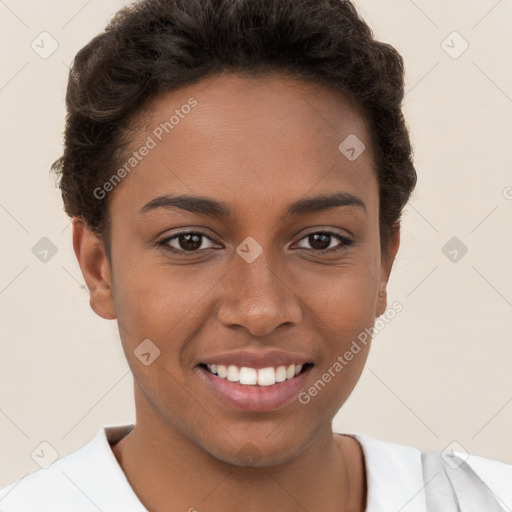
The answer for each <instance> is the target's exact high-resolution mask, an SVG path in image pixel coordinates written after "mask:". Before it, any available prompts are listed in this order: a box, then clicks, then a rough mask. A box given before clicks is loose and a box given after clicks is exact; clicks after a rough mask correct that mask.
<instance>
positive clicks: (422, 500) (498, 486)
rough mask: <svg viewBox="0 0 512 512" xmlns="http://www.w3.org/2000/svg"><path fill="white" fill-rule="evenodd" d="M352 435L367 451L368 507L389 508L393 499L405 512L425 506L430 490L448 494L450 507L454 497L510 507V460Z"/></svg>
mask: <svg viewBox="0 0 512 512" xmlns="http://www.w3.org/2000/svg"><path fill="white" fill-rule="evenodd" d="M353 437H354V438H356V439H357V440H358V441H359V443H360V445H361V447H362V450H363V454H364V457H365V464H366V472H367V483H368V509H367V512H374V511H375V512H377V511H381V512H382V511H385V510H388V508H389V504H390V503H392V504H393V505H392V506H393V507H395V508H396V509H397V510H401V511H402V512H413V511H414V512H425V511H427V510H430V508H429V507H427V505H428V504H429V502H430V501H431V499H432V498H431V496H432V495H436V496H444V498H436V499H438V500H439V499H444V500H445V501H442V502H441V504H445V503H446V506H444V509H446V510H449V509H450V508H449V505H451V503H452V502H451V501H450V500H452V501H453V502H456V500H458V501H459V502H461V503H462V504H464V500H466V502H468V503H469V502H472V501H475V500H480V501H478V502H479V503H480V502H481V503H485V504H487V503H492V504H494V502H496V503H497V504H500V505H501V506H502V508H503V510H509V509H512V484H511V482H512V464H508V463H505V462H501V461H497V460H492V459H488V458H485V457H481V456H478V455H472V454H468V453H463V452H461V451H451V450H443V451H432V452H426V451H422V450H419V449H418V448H415V447H412V446H407V445H402V444H397V443H392V442H389V441H383V440H380V439H375V438H373V437H370V436H367V435H363V434H356V435H353ZM383 507H385V508H383ZM390 510H391V509H390ZM461 510H462V511H464V510H472V508H469V509H468V508H461ZM489 510H491V509H490V508H489ZM492 510H500V509H499V508H493V509H492Z"/></svg>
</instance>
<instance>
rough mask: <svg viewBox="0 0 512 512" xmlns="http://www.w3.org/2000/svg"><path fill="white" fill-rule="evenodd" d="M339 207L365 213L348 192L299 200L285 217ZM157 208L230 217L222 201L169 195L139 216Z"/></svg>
mask: <svg viewBox="0 0 512 512" xmlns="http://www.w3.org/2000/svg"><path fill="white" fill-rule="evenodd" d="M341 206H357V207H360V208H362V209H363V210H364V212H365V213H367V211H366V206H365V204H364V202H363V201H362V200H361V199H360V198H359V197H357V196H354V195H353V194H349V193H348V192H334V193H331V194H323V195H320V196H316V197H309V198H304V199H299V200H298V201H295V202H294V203H292V204H291V205H290V206H289V207H288V209H287V211H286V215H293V216H297V215H304V214H307V213H315V212H320V211H325V210H331V209H333V208H339V207H341ZM159 208H164V209H174V208H179V209H182V210H187V211H189V212H193V213H199V214H201V215H208V216H210V217H223V218H225V217H229V216H230V215H231V208H230V206H229V205H228V204H227V203H224V202H222V201H215V200H213V199H209V198H207V197H197V196H187V195H179V196H173V195H169V194H166V195H162V196H158V197H155V198H154V199H152V200H151V201H149V203H147V204H145V205H144V206H143V207H142V208H141V210H140V214H141V215H144V214H146V213H148V212H150V211H154V210H156V209H159Z"/></svg>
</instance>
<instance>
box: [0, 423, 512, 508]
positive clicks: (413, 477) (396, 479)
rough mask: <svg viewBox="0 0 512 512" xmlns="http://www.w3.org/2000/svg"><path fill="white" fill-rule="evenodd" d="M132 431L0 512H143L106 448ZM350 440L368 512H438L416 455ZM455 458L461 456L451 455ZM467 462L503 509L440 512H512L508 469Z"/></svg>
mask: <svg viewBox="0 0 512 512" xmlns="http://www.w3.org/2000/svg"><path fill="white" fill-rule="evenodd" d="M132 428H133V425H116V426H106V427H104V428H102V429H101V430H100V431H99V432H98V433H97V434H96V436H95V437H94V438H93V439H92V440H91V441H90V442H89V443H88V444H86V445H85V446H83V447H82V448H80V449H78V450H76V451H74V452H72V453H70V454H68V455H66V456H64V457H61V458H60V459H57V460H56V461H55V462H53V464H51V465H50V466H49V467H48V468H46V469H39V470H37V471H35V472H33V473H31V474H29V475H27V476H25V477H23V478H21V479H19V480H17V481H16V482H13V483H12V484H10V485H8V486H7V487H5V488H4V489H2V490H0V511H1V512H36V511H37V512H71V511H72V512H98V510H99V511H101V512H121V511H122V512H147V509H146V508H145V507H144V506H143V505H142V503H141V502H140V500H139V499H138V497H137V495H136V494H135V492H134V491H133V489H132V487H131V486H130V483H129V482H128V480H127V478H126V476H125V474H124V473H123V470H122V469H121V466H120V465H119V464H118V462H117V459H116V458H115V456H114V453H113V452H112V449H111V446H110V445H111V444H114V443H115V442H117V441H119V440H120V439H122V438H123V437H124V436H125V435H126V434H128V432H129V431H130V430H131V429H132ZM350 435H351V436H352V437H354V438H355V439H357V441H359V443H360V444H361V446H362V448H363V453H364V457H365V464H366V477H367V488H368V496H367V508H366V512H430V510H432V511H435V512H437V511H438V509H436V508H435V507H434V506H433V505H432V504H431V503H429V501H428V497H427V495H426V492H425V489H426V488H428V489H433V490H434V491H435V494H436V496H442V492H441V491H442V489H441V487H440V486H439V487H438V486H437V485H438V484H436V479H432V480H431V481H430V482H428V484H427V485H425V484H426V482H427V478H426V476H427V475H426V474H424V472H423V466H422V452H421V451H420V450H418V449H416V448H413V447H410V446H404V445H399V444H395V443H390V442H387V441H381V440H378V439H375V438H372V437H369V436H366V435H361V434H350ZM455 456H460V454H459V453H458V452H455ZM466 457H467V459H466V460H465V462H466V463H467V465H468V466H466V467H470V468H471V470H470V471H471V473H472V475H473V472H474V475H478V477H475V478H478V482H479V484H481V483H482V482H483V484H482V488H483V487H485V488H486V489H485V490H486V492H492V494H493V496H495V497H496V500H497V502H499V503H500V504H501V505H500V506H496V507H497V508H492V507H489V508H488V509H487V510H478V509H476V508H473V507H472V506H471V507H470V508H468V507H466V508H463V507H461V508H459V509H458V508H453V509H452V508H449V507H448V506H447V505H446V506H444V507H442V508H441V509H439V511H440V512H450V511H451V510H454V511H457V510H462V511H465V510H468V511H472V512H473V511H475V512H491V509H492V512H494V510H498V511H500V512H501V510H503V511H505V512H509V511H512V465H511V464H506V463H503V462H498V461H495V460H491V459H486V458H483V457H478V456H475V455H469V456H467V455H466ZM459 460H462V459H459ZM456 471H458V472H459V473H455V472H454V473H455V474H457V475H461V474H462V470H461V469H458V470H456ZM429 479H430V478H429ZM480 479H481V482H480ZM464 486H465V487H464ZM470 487H472V488H476V487H478V486H475V485H472V486H470V485H467V484H464V483H463V484H462V487H461V486H460V485H459V490H458V491H457V492H458V494H457V496H458V497H461V496H462V495H463V494H466V491H468V493H469V494H471V492H470V491H471V489H470ZM489 490H490V491H489ZM469 494H467V496H469ZM467 496H466V500H467V499H468V498H467ZM462 498H464V496H462ZM462 501H464V500H462ZM450 502H451V501H450ZM427 503H428V504H429V508H428V509H427ZM443 503H445V502H443ZM446 503H448V502H446ZM466 503H469V501H466ZM471 503H475V502H474V501H471ZM486 503H487V502H486ZM431 507H432V508H431Z"/></svg>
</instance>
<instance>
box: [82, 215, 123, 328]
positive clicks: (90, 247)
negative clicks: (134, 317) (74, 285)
mask: <svg viewBox="0 0 512 512" xmlns="http://www.w3.org/2000/svg"><path fill="white" fill-rule="evenodd" d="M73 249H74V251H75V255H76V258H77V260H78V264H79V265H80V269H81V271H82V275H83V276H84V279H85V282H86V284H87V288H88V289H89V297H90V299H89V303H90V305H91V308H92V310H93V311H94V312H95V313H96V314H97V315H98V316H100V317H102V318H104V319H105V320H114V319H115V318H116V317H117V315H116V313H115V307H114V299H113V295H112V282H111V274H110V265H109V262H108V259H107V256H106V254H105V249H104V247H103V244H102V242H101V241H100V240H99V239H98V237H97V236H96V235H95V234H94V233H93V232H92V231H91V230H90V229H88V228H87V226H86V225H85V223H84V222H83V221H82V220H81V219H79V218H77V217H74V218H73Z"/></svg>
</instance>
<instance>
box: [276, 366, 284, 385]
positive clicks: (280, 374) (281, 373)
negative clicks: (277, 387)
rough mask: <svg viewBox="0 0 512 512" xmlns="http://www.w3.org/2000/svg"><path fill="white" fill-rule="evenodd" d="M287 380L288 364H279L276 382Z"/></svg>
mask: <svg viewBox="0 0 512 512" xmlns="http://www.w3.org/2000/svg"><path fill="white" fill-rule="evenodd" d="M285 380H286V366H279V367H278V368H277V370H276V382H284V381H285Z"/></svg>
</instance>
